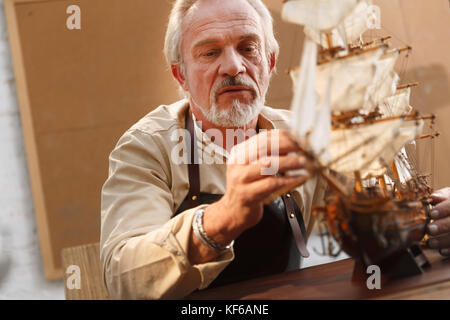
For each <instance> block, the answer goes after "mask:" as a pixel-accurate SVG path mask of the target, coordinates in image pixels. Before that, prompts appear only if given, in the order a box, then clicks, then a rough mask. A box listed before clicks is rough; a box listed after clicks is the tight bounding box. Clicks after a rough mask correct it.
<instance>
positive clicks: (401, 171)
mask: <svg viewBox="0 0 450 320" xmlns="http://www.w3.org/2000/svg"><path fill="white" fill-rule="evenodd" d="M394 161H395V166H396V167H397V172H398V177H399V179H400V182H401V183H404V182H406V181H408V180H409V179H411V178H412V174H411V171H412V168H411V165H410V164H409V162H408V155H407V154H406V150H405V148H404V147H403V148H402V150H401V151H400V152H399V153H398V155H397V156H396V157H395V160H394Z"/></svg>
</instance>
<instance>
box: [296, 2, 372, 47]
mask: <svg viewBox="0 0 450 320" xmlns="http://www.w3.org/2000/svg"><path fill="white" fill-rule="evenodd" d="M371 4H372V1H371V0H361V1H360V2H359V3H358V4H357V5H356V7H355V8H354V9H353V10H352V11H351V13H350V14H349V15H348V16H347V17H346V18H345V19H344V21H343V22H342V23H341V24H340V26H338V27H336V28H333V29H332V30H331V31H329V33H330V35H331V43H332V46H334V47H338V46H340V47H343V48H345V47H346V46H347V43H353V42H355V41H356V40H358V39H360V37H361V35H362V34H363V33H364V32H365V31H366V30H367V29H368V28H367V17H368V14H367V13H368V9H369V7H370V5H371ZM304 32H305V34H306V35H307V36H308V37H310V38H311V39H312V40H313V41H315V42H316V43H318V44H320V45H321V46H322V47H324V48H328V42H327V39H326V35H325V33H323V32H321V31H320V30H318V29H314V28H312V27H305V28H304ZM342 33H344V35H345V38H344V37H343V35H342Z"/></svg>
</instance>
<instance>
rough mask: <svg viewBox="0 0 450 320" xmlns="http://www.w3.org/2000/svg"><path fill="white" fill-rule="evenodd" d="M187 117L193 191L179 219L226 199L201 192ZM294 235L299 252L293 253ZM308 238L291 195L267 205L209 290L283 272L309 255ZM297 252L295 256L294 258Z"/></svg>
mask: <svg viewBox="0 0 450 320" xmlns="http://www.w3.org/2000/svg"><path fill="white" fill-rule="evenodd" d="M185 116H186V129H187V131H188V132H189V134H190V137H188V139H186V142H187V144H188V148H187V150H188V154H189V163H188V173H189V192H188V195H187V196H186V198H185V199H184V201H183V202H182V204H181V205H180V207H179V208H178V210H177V211H176V213H175V216H176V215H177V214H179V213H181V212H183V211H185V210H188V209H191V208H194V207H196V206H199V205H201V204H211V203H213V202H216V201H218V200H219V199H220V198H221V197H222V195H219V194H210V193H203V192H200V171H199V165H198V161H196V159H198V156H197V154H198V151H197V148H196V138H195V131H194V125H193V121H192V117H191V115H190V112H189V108H187V111H186V115H185ZM292 236H294V240H295V243H296V245H297V249H298V250H290V247H291V242H292V241H291V240H292V238H291V237H292ZM305 239H306V230H305V225H304V222H303V217H302V214H301V212H300V209H299V208H298V206H297V204H296V203H295V201H294V200H293V199H292V198H291V197H290V195H289V194H285V195H283V196H282V197H278V198H277V199H276V200H275V201H273V202H271V203H270V204H268V205H264V214H263V217H262V219H261V221H260V222H259V223H258V224H257V225H255V226H254V227H252V228H250V229H247V230H246V231H244V232H243V233H242V234H241V235H240V236H239V237H238V238H237V239H235V241H234V254H235V258H234V260H233V261H232V262H231V263H230V264H229V265H228V266H227V267H226V268H225V269H224V270H223V271H222V272H221V273H220V274H219V276H218V277H217V278H216V279H215V280H214V281H213V282H212V283H211V285H210V286H209V287H215V286H219V285H224V284H228V283H231V282H237V281H242V280H246V279H250V278H255V277H262V276H266V275H270V274H276V273H282V272H284V271H285V270H286V268H287V266H288V262H289V259H297V260H298V261H300V253H301V255H302V256H304V257H307V256H309V253H308V250H307V249H306V244H305ZM293 252H295V253H294V255H295V256H290V255H292V254H293Z"/></svg>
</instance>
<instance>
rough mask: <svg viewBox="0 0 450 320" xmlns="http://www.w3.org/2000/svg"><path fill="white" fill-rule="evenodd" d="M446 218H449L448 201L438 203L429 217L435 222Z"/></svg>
mask: <svg viewBox="0 0 450 320" xmlns="http://www.w3.org/2000/svg"><path fill="white" fill-rule="evenodd" d="M448 216H450V199H447V200H445V201H442V202H440V203H438V204H437V205H435V206H434V207H433V209H432V210H431V212H430V217H431V218H432V219H435V220H436V219H442V218H445V217H448Z"/></svg>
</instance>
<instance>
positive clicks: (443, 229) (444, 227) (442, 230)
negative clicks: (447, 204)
mask: <svg viewBox="0 0 450 320" xmlns="http://www.w3.org/2000/svg"><path fill="white" fill-rule="evenodd" d="M427 229H428V230H427V231H428V234H429V235H431V236H439V235H442V234H447V233H450V217H445V218H442V219H439V220H435V221H434V222H433V223H430V224H428V226H427Z"/></svg>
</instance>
